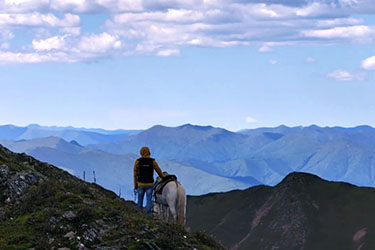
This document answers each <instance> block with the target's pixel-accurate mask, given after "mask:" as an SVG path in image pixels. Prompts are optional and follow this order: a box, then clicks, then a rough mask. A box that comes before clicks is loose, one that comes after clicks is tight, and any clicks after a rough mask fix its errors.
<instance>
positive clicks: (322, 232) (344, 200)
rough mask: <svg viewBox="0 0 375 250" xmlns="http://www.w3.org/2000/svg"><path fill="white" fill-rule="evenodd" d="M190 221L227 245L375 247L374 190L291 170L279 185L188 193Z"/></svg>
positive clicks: (193, 227) (248, 247)
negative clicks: (200, 193)
mask: <svg viewBox="0 0 375 250" xmlns="http://www.w3.org/2000/svg"><path fill="white" fill-rule="evenodd" d="M187 204H188V208H187V223H188V225H189V226H190V228H191V230H193V231H201V232H205V233H207V234H210V235H212V236H213V237H214V238H215V239H217V240H218V241H220V242H221V243H222V244H223V245H224V246H225V247H226V248H227V249H233V250H235V249H238V250H240V249H244V250H245V249H246V250H252V249H254V250H258V249H264V250H268V249H279V250H290V249H337V250H343V249H348V250H349V249H355V250H371V249H375V215H374V213H375V212H374V211H375V189H374V188H365V187H357V186H354V185H351V184H348V183H344V182H330V181H326V180H323V179H321V178H319V177H318V176H316V175H312V174H306V173H300V172H293V173H291V174H288V175H287V176H286V177H285V178H284V179H283V180H282V181H281V182H280V183H278V184H277V185H276V186H275V187H270V186H263V185H261V186H256V187H252V188H249V189H246V190H235V191H231V192H226V193H212V194H207V195H203V196H190V197H188V203H187Z"/></svg>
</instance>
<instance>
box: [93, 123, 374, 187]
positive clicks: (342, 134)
mask: <svg viewBox="0 0 375 250" xmlns="http://www.w3.org/2000/svg"><path fill="white" fill-rule="evenodd" d="M344 142H345V143H346V144H345V143H344ZM144 145H148V146H149V147H150V148H151V151H152V153H153V155H154V156H156V157H159V158H163V159H170V160H174V161H177V162H180V163H183V164H188V165H190V166H193V167H195V168H197V169H201V170H204V171H206V172H208V173H211V174H215V175H217V176H222V177H230V178H238V179H242V180H249V179H248V178H253V179H251V180H255V181H258V182H261V183H264V184H267V185H275V184H276V183H278V182H279V181H281V179H282V178H283V177H285V175H287V174H288V173H290V172H292V171H307V172H310V173H314V174H317V175H319V176H321V177H323V178H326V179H329V180H338V181H349V182H352V183H354V184H357V185H367V186H375V178H374V174H373V173H374V172H375V168H374V163H373V161H372V159H373V158H375V153H374V151H373V150H370V149H371V148H372V147H374V146H375V129H374V128H372V127H370V126H358V127H355V128H342V127H324V128H322V127H319V126H316V125H311V126H308V127H302V126H299V127H292V128H289V127H287V126H283V125H282V126H279V127H276V128H258V129H252V130H242V131H240V132H238V133H233V132H230V131H227V130H224V129H221V128H214V127H211V126H206V127H202V126H193V125H190V124H186V125H183V126H179V127H172V128H170V127H164V126H155V127H152V128H151V129H148V130H145V131H143V132H141V133H139V134H137V135H133V136H129V137H127V138H125V139H123V140H121V141H117V142H114V143H112V142H111V143H106V144H97V145H90V146H89V147H91V148H95V149H100V150H103V151H106V152H110V153H117V154H123V153H129V152H137V151H138V150H139V148H140V147H142V146H144ZM345 145H347V147H348V149H347V150H345V147H346V146H345ZM338 170H340V171H338ZM248 183H249V184H251V181H249V182H248Z"/></svg>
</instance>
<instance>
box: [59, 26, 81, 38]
mask: <svg viewBox="0 0 375 250" xmlns="http://www.w3.org/2000/svg"><path fill="white" fill-rule="evenodd" d="M60 33H64V34H68V35H73V36H78V35H80V34H81V27H64V28H60Z"/></svg>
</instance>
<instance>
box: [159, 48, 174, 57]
mask: <svg viewBox="0 0 375 250" xmlns="http://www.w3.org/2000/svg"><path fill="white" fill-rule="evenodd" d="M156 55H157V56H178V55H180V51H179V50H178V49H165V50H160V51H158V52H157V53H156Z"/></svg>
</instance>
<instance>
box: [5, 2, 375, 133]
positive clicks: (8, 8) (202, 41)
mask: <svg viewBox="0 0 375 250" xmlns="http://www.w3.org/2000/svg"><path fill="white" fill-rule="evenodd" d="M374 45H375V4H374V2H373V0H314V1H294V0H290V1H281V0H273V1H265V0H264V1H262V0H257V1H251V2H246V1H235V0H233V1H220V0H205V1H203V0H190V1H187V0H163V1H145V0H132V1H130V0H129V1H127V0H123V1H118V0H92V1H87V0H86V1H85V0H53V1H47V0H41V1H40V0H39V1H36V0H6V1H3V2H2V3H0V75H1V79H0V87H1V90H2V91H1V92H0V111H1V112H0V113H1V116H0V124H15V125H21V126H22V125H27V124H30V123H39V124H41V125H58V126H67V125H72V126H76V127H101V128H106V129H117V128H123V129H135V128H141V129H144V128H148V127H151V126H153V125H155V124H162V125H167V126H177V125H181V124H184V123H192V124H199V125H213V126H218V127H224V128H227V129H229V130H234V131H236V130H239V129H243V128H255V127H264V126H278V125H280V124H285V125H288V126H297V125H310V124H317V125H320V126H345V127H351V126H356V125H361V124H368V125H371V126H375V118H374V117H375V98H374V97H373V96H374V94H373V93H375V46H374Z"/></svg>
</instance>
